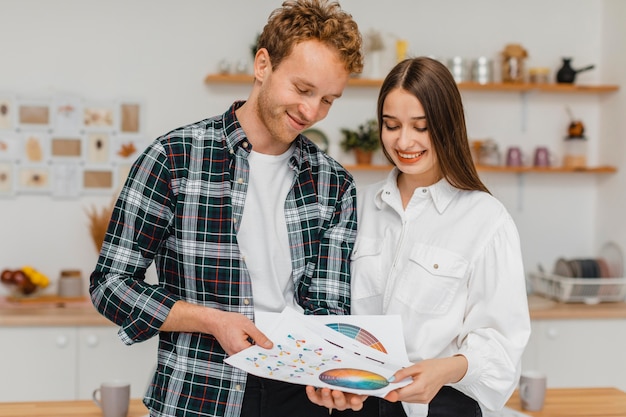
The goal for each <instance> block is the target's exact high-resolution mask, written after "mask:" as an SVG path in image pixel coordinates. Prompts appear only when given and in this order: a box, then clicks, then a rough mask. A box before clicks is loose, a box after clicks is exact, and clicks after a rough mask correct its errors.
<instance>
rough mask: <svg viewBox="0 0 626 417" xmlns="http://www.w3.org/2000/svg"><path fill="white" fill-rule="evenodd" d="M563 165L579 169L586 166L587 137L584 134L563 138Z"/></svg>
mask: <svg viewBox="0 0 626 417" xmlns="http://www.w3.org/2000/svg"><path fill="white" fill-rule="evenodd" d="M563 166H564V167H566V168H573V169H580V168H586V167H587V138H586V137H584V136H568V137H566V138H565V154H564V156H563Z"/></svg>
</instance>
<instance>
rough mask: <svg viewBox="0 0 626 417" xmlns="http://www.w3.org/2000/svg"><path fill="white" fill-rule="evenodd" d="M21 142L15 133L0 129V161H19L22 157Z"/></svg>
mask: <svg viewBox="0 0 626 417" xmlns="http://www.w3.org/2000/svg"><path fill="white" fill-rule="evenodd" d="M21 143H22V141H21V140H20V138H18V137H17V134H16V133H13V132H6V133H3V132H1V131H0V161H19V160H20V158H21V157H22V148H21V146H20V145H21Z"/></svg>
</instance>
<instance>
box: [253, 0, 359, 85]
mask: <svg viewBox="0 0 626 417" xmlns="http://www.w3.org/2000/svg"><path fill="white" fill-rule="evenodd" d="M310 39H315V40H318V41H320V42H322V43H324V44H326V45H328V46H330V47H332V48H335V49H336V50H337V51H338V52H339V56H340V57H341V61H342V62H343V63H344V65H345V68H346V70H347V71H348V72H349V73H351V74H359V73H361V71H362V70H363V55H362V52H361V43H362V39H361V33H360V32H359V28H358V25H357V24H356V22H355V21H354V20H353V18H352V16H351V15H350V14H348V13H346V12H345V11H343V10H342V9H341V6H340V5H339V3H337V2H328V1H327V0H288V1H285V2H283V4H282V7H280V8H278V9H276V10H274V11H273V12H272V13H271V14H270V16H269V19H268V21H267V24H266V25H265V27H264V28H263V32H262V33H261V34H260V35H259V39H258V42H257V50H258V49H260V48H265V49H267V51H268V53H269V56H270V60H271V62H272V67H273V68H274V69H276V68H278V66H279V65H280V63H281V61H282V60H283V59H284V58H285V57H286V56H287V55H289V54H290V53H291V50H292V48H293V47H294V45H296V44H298V43H300V42H303V41H306V40H310Z"/></svg>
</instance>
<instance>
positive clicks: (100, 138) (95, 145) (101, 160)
mask: <svg viewBox="0 0 626 417" xmlns="http://www.w3.org/2000/svg"><path fill="white" fill-rule="evenodd" d="M110 161H111V134H110V133H107V132H87V133H86V134H85V162H86V163H87V164H108V163H109V162H110Z"/></svg>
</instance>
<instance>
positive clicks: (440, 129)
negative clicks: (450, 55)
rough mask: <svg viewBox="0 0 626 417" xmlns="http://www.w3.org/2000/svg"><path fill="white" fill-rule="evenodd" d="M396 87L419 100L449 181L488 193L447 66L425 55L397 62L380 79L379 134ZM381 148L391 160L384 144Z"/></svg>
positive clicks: (442, 170)
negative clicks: (382, 79)
mask: <svg viewBox="0 0 626 417" xmlns="http://www.w3.org/2000/svg"><path fill="white" fill-rule="evenodd" d="M398 88H400V89H402V90H405V91H407V92H409V93H411V94H413V95H414V96H415V97H416V98H417V99H418V100H419V102H420V103H421V104H422V107H423V108H424V112H425V113H426V123H427V125H428V132H429V134H430V140H431V142H432V145H433V147H434V148H435V153H436V155H437V160H438V162H439V167H440V169H441V173H442V175H443V176H444V177H445V178H446V179H447V180H448V182H450V184H452V185H453V186H455V187H457V188H460V189H462V190H480V191H485V192H487V193H488V192H489V190H488V189H487V187H486V186H485V185H484V184H483V182H482V181H481V180H480V178H479V177H478V173H477V172H476V167H475V166H474V162H473V160H472V155H471V152H470V148H469V141H468V138H467V128H466V125H465V114H464V110H463V101H462V99H461V93H460V92H459V89H458V87H457V85H456V82H455V81H454V78H453V77H452V74H450V71H449V70H448V68H446V67H445V65H443V64H441V63H440V62H438V61H436V60H434V59H431V58H427V57H417V58H411V59H406V60H404V61H402V62H400V63H398V64H397V65H396V66H395V67H394V68H393V69H392V70H391V71H390V72H389V74H388V75H387V77H386V78H385V80H384V81H383V84H382V86H381V89H380V93H379V96H378V106H377V107H378V108H377V115H378V121H379V123H378V124H379V132H378V133H379V134H380V133H381V130H382V113H383V105H384V104H385V99H386V98H387V96H388V95H389V93H390V92H392V91H393V90H395V89H398ZM379 136H380V135H379ZM383 152H384V154H385V156H386V157H387V159H388V160H389V161H390V162H391V163H393V160H392V159H391V157H390V156H389V155H388V154H387V152H386V151H384V147H383Z"/></svg>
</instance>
